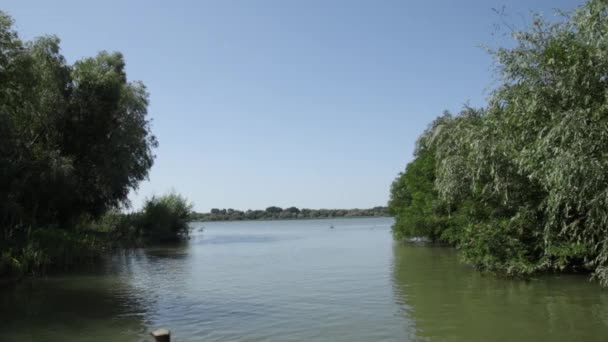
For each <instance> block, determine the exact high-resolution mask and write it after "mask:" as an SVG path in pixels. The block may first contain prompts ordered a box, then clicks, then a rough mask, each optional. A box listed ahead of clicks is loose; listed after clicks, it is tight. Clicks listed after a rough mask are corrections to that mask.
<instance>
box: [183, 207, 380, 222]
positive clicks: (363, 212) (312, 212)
mask: <svg viewBox="0 0 608 342" xmlns="http://www.w3.org/2000/svg"><path fill="white" fill-rule="evenodd" d="M387 216H390V215H389V212H388V207H382V206H378V207H373V208H369V209H307V208H304V209H298V208H296V207H289V208H285V209H283V208H281V207H276V206H271V207H268V208H266V209H265V210H246V211H242V210H234V209H211V211H210V212H208V213H197V212H194V213H192V214H191V215H190V221H192V222H216V221H263V220H310V219H329V218H356V217H358V218H363V217H387Z"/></svg>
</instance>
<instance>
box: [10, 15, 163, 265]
mask: <svg viewBox="0 0 608 342" xmlns="http://www.w3.org/2000/svg"><path fill="white" fill-rule="evenodd" d="M12 25H13V21H12V19H11V18H10V17H9V16H8V15H6V14H5V13H4V12H0V134H1V136H2V139H0V230H1V231H2V236H0V249H1V250H2V251H3V252H5V253H7V255H11V258H13V259H15V258H14V256H17V257H19V255H23V253H25V252H24V250H25V248H26V245H28V244H30V245H31V244H32V243H33V242H32V241H31V240H32V238H33V237H35V236H41V235H40V234H33V233H32V231H33V230H42V229H44V230H56V229H57V228H61V229H62V230H64V231H70V232H72V233H73V232H75V231H77V230H82V228H83V227H82V225H83V222H88V221H90V220H91V219H96V218H99V217H100V216H101V215H102V214H104V213H105V212H106V211H107V210H109V209H112V208H118V207H123V206H127V205H128V199H127V195H128V193H129V191H131V190H133V189H136V188H137V186H138V184H139V182H140V181H142V180H143V179H145V178H146V177H147V175H148V171H149V169H150V167H151V166H152V164H153V160H154V155H153V153H152V150H153V149H154V148H155V147H156V146H157V141H156V138H155V137H154V135H152V133H151V131H150V125H149V120H148V118H147V106H148V93H147V92H146V89H145V87H144V85H143V84H142V83H139V82H129V81H128V80H127V76H126V73H125V70H124V68H125V63H124V59H123V57H122V55H121V54H120V53H107V52H101V53H99V54H98V55H97V56H96V57H92V58H85V59H82V60H80V61H77V62H76V63H75V64H74V65H68V64H67V63H66V61H65V58H64V57H63V56H62V55H61V52H60V47H59V43H60V41H59V39H58V38H57V37H54V36H46V37H40V38H36V39H35V40H33V41H31V42H24V41H22V40H20V39H19V36H18V34H17V32H15V31H14V30H13V28H12ZM49 234H50V233H49ZM66 234H67V233H65V234H64V232H62V233H57V236H58V237H59V236H64V237H65V236H69V234H67V235H66ZM45 236H47V237H48V234H47V235H45ZM45 239H46V240H48V241H50V239H48V238H45ZM38 242H40V241H38ZM38 242H37V243H38ZM41 243H42V242H41ZM38 245H40V243H38ZM37 248H39V247H37ZM37 253H38V254H40V255H41V254H43V253H42V252H41V251H37Z"/></svg>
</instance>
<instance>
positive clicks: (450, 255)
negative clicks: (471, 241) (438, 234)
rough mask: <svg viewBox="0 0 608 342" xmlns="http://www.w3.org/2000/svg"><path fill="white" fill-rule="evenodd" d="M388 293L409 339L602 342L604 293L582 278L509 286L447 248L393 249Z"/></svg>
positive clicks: (606, 325) (607, 309)
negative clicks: (409, 327)
mask: <svg viewBox="0 0 608 342" xmlns="http://www.w3.org/2000/svg"><path fill="white" fill-rule="evenodd" d="M393 253H394V264H393V279H394V286H393V288H394V295H395V300H396V302H397V303H399V304H400V305H401V307H402V312H401V314H402V315H403V316H404V317H405V318H407V319H409V320H411V321H413V324H414V331H415V334H416V336H415V337H413V339H415V340H433V341H461V340H464V341H539V340H556V341H557V340H572V341H575V340H579V341H583V340H584V341H599V340H605V336H607V334H608V293H606V292H605V291H602V290H601V289H600V288H599V287H598V286H597V285H596V284H592V283H589V282H587V281H585V280H584V279H583V278H582V277H581V276H561V277H555V276H554V277H541V278H538V279H534V280H531V281H510V280H504V279H496V278H494V277H491V276H483V275H481V274H479V273H478V272H475V271H473V270H471V269H470V268H468V267H467V266H464V265H462V264H460V263H458V262H457V256H456V255H455V251H454V250H452V249H449V248H442V247H429V246H420V245H403V244H395V245H394V247H393Z"/></svg>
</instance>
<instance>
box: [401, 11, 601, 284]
mask: <svg viewBox="0 0 608 342" xmlns="http://www.w3.org/2000/svg"><path fill="white" fill-rule="evenodd" d="M514 37H515V40H516V45H515V46H514V47H509V48H501V49H498V50H495V51H492V54H493V55H494V57H495V59H496V61H497V64H498V66H499V75H500V79H501V82H500V85H499V86H498V87H497V88H496V89H495V90H494V91H493V92H492V94H491V96H490V99H489V101H488V105H487V107H486V108H481V109H473V108H465V109H464V110H463V111H462V112H461V113H460V114H459V115H456V116H451V115H444V116H442V117H440V118H439V119H438V120H436V122H434V123H433V124H432V125H431V126H430V128H429V129H428V130H427V131H426V132H425V133H424V134H423V135H422V137H421V138H420V139H419V141H418V148H417V152H416V154H415V156H414V160H413V161H412V162H411V163H410V164H409V165H408V167H407V168H406V170H405V172H404V173H402V174H401V175H400V176H399V177H398V178H397V179H396V180H395V182H394V183H393V187H392V190H391V202H390V208H391V211H393V212H394V213H396V215H397V216H396V217H397V223H396V225H395V227H394V232H395V235H396V236H397V237H408V236H415V235H422V236H436V235H437V233H438V232H437V231H439V236H440V239H442V240H444V241H446V242H450V243H453V244H454V245H456V246H457V247H458V248H459V249H460V250H461V251H462V253H461V254H462V255H463V257H464V258H465V260H467V261H469V262H471V263H472V264H474V265H476V266H477V267H478V268H480V269H482V270H488V271H492V272H498V273H503V274H508V275H527V274H531V273H534V272H540V271H550V270H564V269H571V270H592V271H594V275H595V276H596V277H597V278H598V279H599V280H600V281H601V283H602V284H604V285H608V239H606V237H607V236H608V178H607V177H608V173H607V172H606V170H608V154H607V153H606V151H608V83H607V82H608V77H607V76H606V75H608V59H607V58H606V56H607V55H608V44H607V42H608V3H606V2H605V1H601V0H590V1H588V2H587V3H586V4H585V5H583V6H581V7H579V8H577V9H576V10H575V11H573V12H571V13H563V19H562V20H561V21H558V22H546V21H543V20H542V18H540V17H538V16H535V17H534V18H533V24H532V26H531V27H530V28H529V29H527V30H525V31H521V32H516V33H515V34H514ZM426 153H429V154H431V156H428V155H427V154H426ZM431 182H432V183H433V185H432V186H431V185H429V184H430V183H431ZM444 208H445V210H444ZM433 220H438V221H439V222H440V223H439V224H435V225H433V224H430V225H429V222H433ZM430 227H433V228H430Z"/></svg>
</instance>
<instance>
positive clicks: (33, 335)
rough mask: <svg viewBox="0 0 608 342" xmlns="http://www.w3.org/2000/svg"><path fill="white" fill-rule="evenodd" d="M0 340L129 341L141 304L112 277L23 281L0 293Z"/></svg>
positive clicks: (138, 330)
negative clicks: (0, 322)
mask: <svg viewBox="0 0 608 342" xmlns="http://www.w3.org/2000/svg"><path fill="white" fill-rule="evenodd" d="M0 319H1V321H2V329H1V330H0V341H5V342H7V341H65V340H73V339H74V337H75V336H77V337H78V339H79V340H80V341H102V340H104V339H105V340H108V341H110V340H111V341H134V340H136V339H137V338H138V337H140V336H143V334H144V333H145V330H146V328H145V324H144V322H143V320H142V315H141V308H140V307H139V303H138V301H137V300H136V299H135V298H133V297H132V296H131V295H130V289H129V288H128V286H126V285H125V284H123V283H122V282H121V281H119V280H118V279H116V278H108V277H106V278H101V277H97V276H90V275H83V276H69V277H61V276H57V277H53V278H47V279H27V280H24V281H21V282H19V283H18V284H12V285H10V286H7V287H3V288H2V289H1V291H0Z"/></svg>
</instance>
